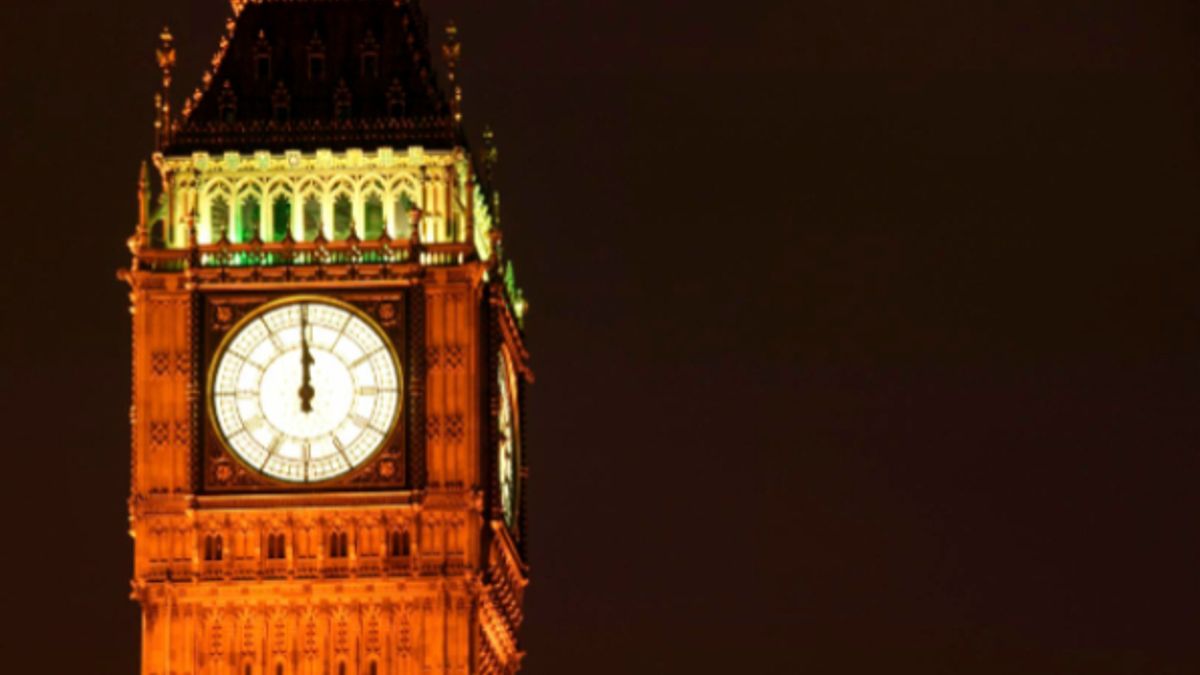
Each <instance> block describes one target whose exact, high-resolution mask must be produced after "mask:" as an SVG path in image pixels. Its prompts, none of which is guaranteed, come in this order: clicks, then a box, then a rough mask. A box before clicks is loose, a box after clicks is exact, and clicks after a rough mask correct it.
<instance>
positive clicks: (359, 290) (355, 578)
mask: <svg viewBox="0 0 1200 675" xmlns="http://www.w3.org/2000/svg"><path fill="white" fill-rule="evenodd" d="M232 10H233V13H232V16H231V17H230V18H229V20H228V22H227V24H226V32H225V34H224V35H223V36H222V37H221V39H220V43H219V46H218V48H217V52H216V54H215V56H214V57H213V59H212V65H211V68H210V69H209V70H208V71H207V72H205V74H204V75H203V78H202V82H201V86H200V87H199V88H198V89H197V90H196V91H195V93H194V94H192V95H190V96H189V97H188V98H187V99H186V100H185V101H184V102H183V104H182V105H180V106H173V105H172V103H171V85H172V80H173V69H174V65H175V45H174V39H173V37H172V36H171V34H170V31H168V30H164V31H163V33H162V35H161V36H160V42H159V48H158V64H159V66H160V68H161V70H162V76H163V77H162V90H161V92H160V93H159V94H158V95H157V97H156V103H155V106H156V117H155V144H156V151H155V153H154V155H153V160H152V162H151V163H150V166H143V169H142V174H141V179H140V181H139V190H138V203H139V217H138V222H137V226H136V230H135V232H134V234H133V236H132V237H130V239H129V248H130V251H131V253H132V259H131V262H130V265H129V267H128V269H124V270H122V271H121V273H120V276H121V278H122V279H123V280H124V281H126V282H127V283H128V286H129V289H130V296H129V297H130V303H131V307H130V309H131V312H132V317H133V320H132V337H133V370H132V377H133V393H132V406H131V409H130V422H131V427H132V461H131V471H132V477H131V494H130V499H129V520H130V534H131V536H132V537H133V538H134V551H135V555H134V560H135V562H134V574H133V582H132V586H133V598H134V599H135V600H136V601H137V602H138V603H139V604H140V606H141V609H142V637H141V673H142V675H417V674H422V675H426V674H429V673H440V674H446V675H450V674H454V675H473V674H475V673H480V674H491V673H515V672H517V671H518V670H519V669H520V665H521V658H522V652H521V650H520V648H519V646H518V642H517V632H518V629H519V627H520V625H521V622H522V600H523V595H524V589H525V587H526V585H527V583H528V568H527V566H526V564H525V546H526V538H525V536H524V533H525V515H526V511H525V503H526V502H525V478H526V477H527V473H528V469H527V464H526V457H525V452H524V448H525V444H524V442H523V427H524V424H523V423H524V416H523V411H524V405H523V403H524V398H523V397H524V392H525V390H526V387H527V385H528V384H529V383H530V382H531V381H532V372H531V370H530V367H529V356H528V353H527V352H526V349H525V347H524V337H523V335H524V328H523V317H524V314H525V311H526V307H527V305H526V301H525V299H524V297H523V294H522V292H521V290H520V288H519V287H518V286H517V284H516V280H515V275H514V271H513V266H512V263H511V262H510V261H509V260H508V259H507V258H506V257H505V255H504V249H503V239H502V237H501V228H500V218H499V213H498V208H499V199H498V194H497V191H496V190H495V187H494V185H493V176H494V167H495V160H496V151H495V147H494V144H493V137H492V134H491V133H490V132H487V133H485V134H484V137H483V139H482V141H481V144H480V146H479V148H478V150H477V151H475V152H473V151H472V149H471V148H470V146H469V144H468V141H467V137H466V134H465V132H464V131H463V126H462V109H461V101H462V91H461V88H460V87H459V85H458V78H457V72H456V69H457V67H458V62H459V60H460V53H461V45H460V43H459V40H458V33H457V29H456V28H455V27H454V26H450V27H449V28H447V30H446V33H445V41H444V43H443V45H442V46H441V48H440V50H438V51H439V52H440V54H439V57H440V58H439V59H438V61H439V63H440V65H441V67H442V68H444V72H442V73H441V74H439V68H438V67H437V66H435V62H434V58H433V56H432V55H431V48H430V44H429V38H428V32H429V31H428V27H427V20H426V18H425V15H424V14H423V12H422V10H421V8H420V6H419V4H418V2H417V1H416V0H233V2H232Z"/></svg>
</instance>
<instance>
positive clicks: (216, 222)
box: [210, 197, 229, 241]
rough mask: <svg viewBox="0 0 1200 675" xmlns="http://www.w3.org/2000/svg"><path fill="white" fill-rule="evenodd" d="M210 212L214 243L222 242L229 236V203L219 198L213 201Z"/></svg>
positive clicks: (223, 198)
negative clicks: (223, 238)
mask: <svg viewBox="0 0 1200 675" xmlns="http://www.w3.org/2000/svg"><path fill="white" fill-rule="evenodd" d="M210 210H211V213H212V215H211V224H212V238H213V241H220V240H221V238H222V237H224V236H228V235H229V202H227V201H225V197H217V198H215V199H213V200H212V206H211V207H210Z"/></svg>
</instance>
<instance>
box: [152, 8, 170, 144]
mask: <svg viewBox="0 0 1200 675" xmlns="http://www.w3.org/2000/svg"><path fill="white" fill-rule="evenodd" d="M155 56H157V57H158V68H159V70H161V71H162V91H161V92H160V93H158V94H157V95H155V97H154V107H155V110H156V112H157V113H158V114H157V116H156V117H155V120H154V132H155V133H154V146H155V149H158V150H161V149H162V148H163V146H165V145H166V144H167V143H169V142H170V140H171V138H170V135H171V71H172V70H173V69H174V68H175V38H174V37H173V36H172V35H171V29H170V28H169V27H167V26H163V29H162V32H161V33H159V35H158V49H157V50H156V52H155Z"/></svg>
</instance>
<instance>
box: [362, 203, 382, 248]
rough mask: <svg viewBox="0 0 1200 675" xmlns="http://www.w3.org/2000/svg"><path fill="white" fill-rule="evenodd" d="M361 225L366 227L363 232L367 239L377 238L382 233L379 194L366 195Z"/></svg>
mask: <svg viewBox="0 0 1200 675" xmlns="http://www.w3.org/2000/svg"><path fill="white" fill-rule="evenodd" d="M363 225H364V226H365V228H366V229H365V232H364V234H365V237H366V238H367V239H378V238H379V237H380V236H382V235H383V226H384V223H383V200H382V199H380V198H379V195H374V194H373V195H371V196H370V197H367V203H366V205H365V207H364V210H363Z"/></svg>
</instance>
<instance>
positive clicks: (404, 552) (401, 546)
mask: <svg viewBox="0 0 1200 675" xmlns="http://www.w3.org/2000/svg"><path fill="white" fill-rule="evenodd" d="M409 548H410V544H409V537H408V533H407V532H393V533H392V536H391V541H390V543H389V546H388V554H389V555H390V556H391V557H393V558H407V557H408V554H409Z"/></svg>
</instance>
